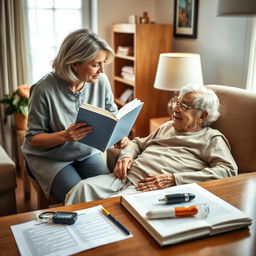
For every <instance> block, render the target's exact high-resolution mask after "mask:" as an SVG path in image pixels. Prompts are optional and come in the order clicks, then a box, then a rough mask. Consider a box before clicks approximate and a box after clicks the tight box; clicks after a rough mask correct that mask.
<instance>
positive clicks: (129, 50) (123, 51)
mask: <svg viewBox="0 0 256 256" xmlns="http://www.w3.org/2000/svg"><path fill="white" fill-rule="evenodd" d="M117 54H119V55H124V56H133V47H131V46H118V47H117Z"/></svg>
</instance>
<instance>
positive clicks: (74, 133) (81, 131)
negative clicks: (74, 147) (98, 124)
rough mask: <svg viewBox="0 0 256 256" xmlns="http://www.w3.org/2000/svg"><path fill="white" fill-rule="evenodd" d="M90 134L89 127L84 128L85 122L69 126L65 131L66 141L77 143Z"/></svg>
mask: <svg viewBox="0 0 256 256" xmlns="http://www.w3.org/2000/svg"><path fill="white" fill-rule="evenodd" d="M90 132H92V127H91V126H86V123H85V122H79V123H74V124H71V125H70V126H69V127H68V129H67V130H66V131H65V133H66V138H67V141H79V140H81V139H82V138H83V137H85V136H87V135H88V134H89V133H90Z"/></svg>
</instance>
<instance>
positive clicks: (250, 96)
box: [107, 85, 256, 174]
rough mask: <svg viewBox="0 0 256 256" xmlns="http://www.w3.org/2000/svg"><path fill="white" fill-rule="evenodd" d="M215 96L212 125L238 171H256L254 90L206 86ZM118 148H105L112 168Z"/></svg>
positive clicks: (255, 98)
mask: <svg viewBox="0 0 256 256" xmlns="http://www.w3.org/2000/svg"><path fill="white" fill-rule="evenodd" d="M207 87H208V88H210V89H212V90H213V91H215V93H216V94H217V95H218V97H219V100H220V104H221V108H220V112H221V115H220V118H219V119H218V120H217V121H216V122H215V123H214V124H213V125H212V127H213V128H215V129H218V130H219V131H221V132H222V133H223V134H224V135H225V136H226V138H227V139H228V141H229V143H230V145H231V151H232V154H233V156H234V158H235V160H236V163H237V165H238V173H239V174H241V173H246V172H255V171H256V93H252V92H250V91H247V90H244V89H239V88H235V87H231V86H224V85H207ZM118 154H119V151H118V150H116V149H114V148H111V149H110V150H108V157H107V161H108V166H109V168H110V170H113V167H114V165H115V161H116V160H117V157H118Z"/></svg>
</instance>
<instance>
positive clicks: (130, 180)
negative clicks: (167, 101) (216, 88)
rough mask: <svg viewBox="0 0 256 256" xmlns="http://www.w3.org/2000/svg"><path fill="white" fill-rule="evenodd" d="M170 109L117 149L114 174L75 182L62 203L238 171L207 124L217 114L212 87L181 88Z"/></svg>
mask: <svg viewBox="0 0 256 256" xmlns="http://www.w3.org/2000/svg"><path fill="white" fill-rule="evenodd" d="M172 112H173V115H172V120H171V121H169V122H167V123H165V124H163V125H162V126H161V127H160V128H159V129H158V130H156V131H155V132H153V133H152V134H150V135H149V136H148V137H145V138H135V139H134V140H133V141H131V142H130V144H129V145H128V146H127V147H126V148H125V149H123V150H122V151H121V153H120V156H119V158H118V162H117V164H116V166H115V169H114V172H113V173H112V174H107V175H99V176H96V177H93V178H88V179H86V180H83V181H81V182H80V183H78V184H77V185H76V186H75V187H74V188H73V189H72V190H71V191H69V193H68V194H67V196H66V204H73V203H79V202H88V201H92V200H97V199H102V198H106V197H111V196H115V195H122V194H125V193H132V192H136V191H149V190H156V189H162V188H166V187H170V186H175V185H180V184H186V183H193V182H200V181H206V180H212V179H219V178H225V177H230V176H234V175H237V165H236V163H235V161H234V159H233V157H232V155H231V152H230V146H229V143H228V141H227V139H226V138H225V136H224V135H223V134H222V133H220V132H219V131H217V130H215V129H212V128H210V127H209V125H210V124H211V123H212V122H214V121H216V120H217V119H218V117H219V115H220V114H219V100H218V98H217V96H216V94H215V93H214V92H213V91H212V90H210V89H208V88H206V87H204V86H198V85H187V86H185V87H183V88H182V89H181V91H180V95H179V98H178V100H177V101H174V102H172Z"/></svg>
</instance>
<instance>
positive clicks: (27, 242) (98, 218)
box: [11, 205, 132, 256]
mask: <svg viewBox="0 0 256 256" xmlns="http://www.w3.org/2000/svg"><path fill="white" fill-rule="evenodd" d="M102 208H103V207H102V206H101V205H99V206H96V207H92V208H88V209H84V210H80V211H77V213H78V219H77V221H76V222H75V224H73V225H63V224H55V223H45V222H42V221H40V220H34V221H30V222H26V223H22V224H18V225H14V226H11V230H12V232H13V235H14V237H15V240H16V243H17V245H18V248H19V252H20V254H21V255H24V256H32V255H33V256H43V255H47V256H56V255H63V256H64V255H71V254H74V253H78V252H81V251H85V250H88V249H91V248H94V247H98V246H101V245H105V244H109V243H113V242H116V241H120V240H123V239H126V238H130V237H132V235H126V234H125V233H124V232H123V231H122V230H121V229H120V228H118V226H116V225H115V224H114V223H113V222H111V221H110V220H109V219H108V218H107V217H106V216H105V215H104V214H103V213H102V212H101V209H102Z"/></svg>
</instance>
